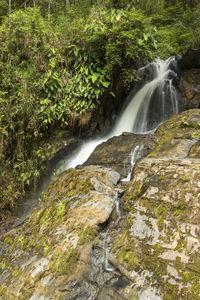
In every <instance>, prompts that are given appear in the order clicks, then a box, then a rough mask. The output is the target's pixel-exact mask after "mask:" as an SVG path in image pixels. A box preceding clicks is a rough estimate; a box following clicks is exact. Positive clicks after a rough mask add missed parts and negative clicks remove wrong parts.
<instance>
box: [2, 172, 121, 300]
mask: <svg viewBox="0 0 200 300" xmlns="http://www.w3.org/2000/svg"><path fill="white" fill-rule="evenodd" d="M119 179H120V175H119V174H118V173H117V172H115V171H113V170H111V169H106V168H102V167H97V166H91V167H86V168H84V169H82V170H75V169H69V170H67V171H65V172H63V173H62V174H61V175H59V176H58V177H57V178H56V180H55V181H54V182H53V183H52V184H51V185H50V186H49V188H48V190H47V191H46V194H45V195H44V198H43V200H42V202H41V205H40V206H38V207H37V208H35V209H34V211H33V212H32V214H31V216H30V218H29V220H28V221H27V222H26V223H25V224H24V225H23V226H22V227H21V228H16V229H13V230H12V231H10V232H9V233H7V234H5V235H3V236H2V237H1V251H0V257H1V268H0V269H1V273H0V282H1V287H0V296H1V299H31V300H33V299H78V298H76V297H78V294H79V293H80V294H81V293H82V292H84V293H86V294H87V293H88V290H87V288H88V287H87V286H86V287H85V289H84V291H83V290H82V289H81V288H80V286H81V282H82V281H83V278H84V274H85V269H86V266H87V264H89V261H90V256H91V251H92V246H93V244H94V243H95V242H94V241H95V237H96V236H97V234H98V231H100V230H101V229H102V228H103V224H105V223H106V222H107V221H108V219H109V218H110V216H111V213H112V211H113V209H114V208H115V201H116V199H117V198H118V193H119V190H118V189H117V188H116V184H117V182H118V181H119ZM73 286H74V287H73ZM89 293H91V295H94V297H96V296H97V294H98V293H99V289H98V288H97V286H96V285H95V283H94V286H93V287H91V290H90V291H89ZM91 295H90V296H91ZM90 296H89V297H90ZM89 297H88V298H87V297H85V298H84V297H83V299H89ZM90 299H93V298H90Z"/></svg>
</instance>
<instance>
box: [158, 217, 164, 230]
mask: <svg viewBox="0 0 200 300" xmlns="http://www.w3.org/2000/svg"><path fill="white" fill-rule="evenodd" d="M157 226H158V230H159V231H162V230H163V227H164V220H163V219H162V218H161V217H159V218H158V220H157Z"/></svg>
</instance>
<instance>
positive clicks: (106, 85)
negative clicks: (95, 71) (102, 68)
mask: <svg viewBox="0 0 200 300" xmlns="http://www.w3.org/2000/svg"><path fill="white" fill-rule="evenodd" d="M102 85H103V86H104V87H105V88H108V87H109V85H110V82H109V81H102Z"/></svg>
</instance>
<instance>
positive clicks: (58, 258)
mask: <svg viewBox="0 0 200 300" xmlns="http://www.w3.org/2000/svg"><path fill="white" fill-rule="evenodd" d="M78 259H79V253H78V251H77V250H76V249H69V250H68V251H63V250H62V249H60V248H56V249H55V250H54V252H53V254H52V257H51V263H50V270H51V271H52V272H54V273H56V274H58V275H69V274H71V272H72V270H73V274H74V273H75V270H76V268H77V262H78Z"/></svg>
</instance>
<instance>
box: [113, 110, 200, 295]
mask: <svg viewBox="0 0 200 300" xmlns="http://www.w3.org/2000/svg"><path fill="white" fill-rule="evenodd" d="M157 135H160V137H158V145H157V147H156V148H155V149H154V151H153V152H151V153H150V154H149V155H148V156H147V157H146V158H144V159H143V160H141V161H139V162H138V164H137V166H136V168H135V170H134V174H133V178H132V180H131V182H130V184H129V185H128V186H127V188H126V190H125V194H124V197H123V200H124V205H125V208H126V211H127V215H126V220H124V221H123V224H121V229H120V230H118V232H116V233H115V234H114V237H113V248H112V250H113V252H114V254H115V256H116V258H117V259H118V260H119V261H120V262H121V264H123V265H124V266H125V267H126V268H127V269H128V270H129V271H130V273H132V274H133V275H134V274H135V276H136V284H135V286H134V287H133V288H132V292H133V293H135V292H136V293H137V292H138V291H139V288H140V285H141V284H140V280H141V277H142V278H143V282H142V288H145V286H146V288H148V286H149V285H150V283H151V287H152V288H153V289H154V290H155V291H156V293H157V294H158V295H159V296H160V297H161V299H199V297H200V281H199V278H200V259H199V257H200V159H199V140H200V110H191V111H188V112H184V113H182V114H180V115H176V116H173V117H172V118H170V120H168V121H166V122H165V123H164V124H163V125H161V126H160V127H159V128H158V130H157ZM137 289H138V291H137ZM150 299H154V298H151V297H150Z"/></svg>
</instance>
